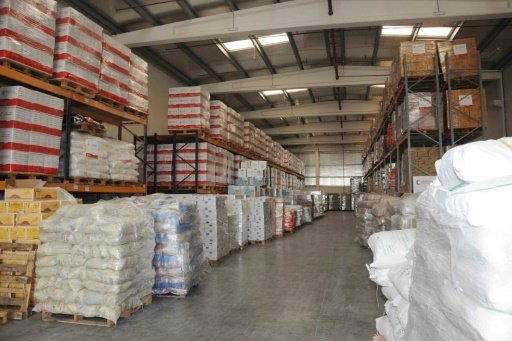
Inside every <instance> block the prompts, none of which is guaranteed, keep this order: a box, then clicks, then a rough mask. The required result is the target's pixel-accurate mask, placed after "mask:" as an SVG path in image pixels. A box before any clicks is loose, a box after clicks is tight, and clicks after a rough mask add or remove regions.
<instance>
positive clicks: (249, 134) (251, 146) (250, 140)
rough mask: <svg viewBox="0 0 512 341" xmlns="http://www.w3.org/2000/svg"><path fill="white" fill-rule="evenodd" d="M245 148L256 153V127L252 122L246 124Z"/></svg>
mask: <svg viewBox="0 0 512 341" xmlns="http://www.w3.org/2000/svg"><path fill="white" fill-rule="evenodd" d="M244 148H245V149H248V150H252V151H255V149H256V127H255V126H254V124H252V123H251V122H244Z"/></svg>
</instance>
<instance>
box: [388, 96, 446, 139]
mask: <svg viewBox="0 0 512 341" xmlns="http://www.w3.org/2000/svg"><path fill="white" fill-rule="evenodd" d="M436 98H437V96H436V94H435V93H432V92H416V93H409V94H408V95H407V107H405V103H403V104H401V105H400V106H399V107H398V108H397V119H396V129H397V131H398V132H399V133H400V134H402V133H404V132H405V131H406V130H407V129H409V128H411V129H415V130H421V131H425V130H437V129H438V121H437V110H438V109H437V108H438V106H437V102H436Z"/></svg>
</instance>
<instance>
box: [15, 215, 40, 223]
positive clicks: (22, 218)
mask: <svg viewBox="0 0 512 341" xmlns="http://www.w3.org/2000/svg"><path fill="white" fill-rule="evenodd" d="M42 221H43V216H42V215H41V213H22V214H17V215H16V226H23V225H28V226H30V225H31V226H37V225H39V224H40V223H41V222H42Z"/></svg>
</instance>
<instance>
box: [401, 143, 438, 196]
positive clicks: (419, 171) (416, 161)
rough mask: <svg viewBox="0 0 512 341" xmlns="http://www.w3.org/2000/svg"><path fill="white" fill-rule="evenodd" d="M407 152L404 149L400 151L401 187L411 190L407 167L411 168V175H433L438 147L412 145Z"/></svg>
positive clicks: (434, 173)
mask: <svg viewBox="0 0 512 341" xmlns="http://www.w3.org/2000/svg"><path fill="white" fill-rule="evenodd" d="M410 154H411V156H410V157H409V152H408V151H407V150H405V151H404V152H403V153H402V164H401V166H402V172H401V174H402V179H401V184H400V185H401V186H402V187H403V189H407V190H409V191H412V190H413V189H414V188H409V182H410V178H409V167H411V168H412V176H413V177H414V176H435V175H436V169H435V163H436V160H437V159H438V158H439V148H437V147H414V148H411V150H410Z"/></svg>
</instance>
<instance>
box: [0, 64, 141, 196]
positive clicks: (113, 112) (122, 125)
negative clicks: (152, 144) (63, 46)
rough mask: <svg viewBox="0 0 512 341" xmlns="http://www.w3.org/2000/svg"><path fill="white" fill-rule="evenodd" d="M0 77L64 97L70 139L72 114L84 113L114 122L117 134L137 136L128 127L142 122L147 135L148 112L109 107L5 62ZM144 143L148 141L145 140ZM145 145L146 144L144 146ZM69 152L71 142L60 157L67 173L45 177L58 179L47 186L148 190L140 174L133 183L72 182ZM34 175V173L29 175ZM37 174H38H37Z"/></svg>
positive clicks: (65, 132)
mask: <svg viewBox="0 0 512 341" xmlns="http://www.w3.org/2000/svg"><path fill="white" fill-rule="evenodd" d="M0 79H1V83H2V84H5V85H23V86H26V87H28V88H32V89H34V90H37V91H42V92H45V93H47V94H50V95H53V96H57V97H60V98H63V99H64V106H65V107H64V119H63V131H62V136H63V138H65V139H66V141H69V139H70V134H71V123H72V122H71V119H72V113H81V114H84V115H86V116H90V117H92V118H94V119H95V120H98V121H101V122H105V123H108V124H112V125H115V126H117V127H118V137H119V138H122V133H123V130H125V131H128V132H130V133H131V134H133V135H135V134H134V133H133V132H132V131H131V130H130V129H129V128H127V127H128V126H129V125H142V126H143V127H144V136H143V137H141V139H142V140H145V138H146V135H147V115H144V114H141V113H137V112H127V111H124V110H121V109H120V108H115V107H113V106H109V105H107V104H104V103H102V102H100V101H97V100H94V99H91V98H88V97H86V96H83V95H81V94H79V93H76V92H73V91H71V90H68V89H65V88H62V87H60V86H58V85H54V84H52V83H49V82H48V81H47V80H45V79H40V78H36V77H34V76H32V75H30V74H27V73H23V72H20V71H18V70H15V69H12V68H10V67H7V66H5V65H0ZM143 144H144V145H145V143H143ZM144 148H145V147H144ZM69 153H70V144H69V143H67V144H66V148H65V151H64V153H63V154H62V155H61V156H60V158H62V159H63V160H64V176H63V177H62V178H60V177H59V176H57V175H56V176H53V177H50V176H46V177H47V178H53V179H55V180H59V181H55V180H54V181H49V182H47V184H46V186H52V187H61V188H64V189H65V190H67V191H68V192H74V193H112V194H144V193H146V185H145V178H144V175H145V173H143V176H142V177H141V179H140V180H141V183H140V184H131V185H115V184H101V183H97V182H91V183H85V184H82V183H80V184H76V183H73V182H70V181H69ZM145 155H146V153H144V158H142V159H141V161H142V163H143V165H145V164H146V160H145ZM30 176H32V175H30ZM35 176H36V177H37V175H35ZM4 188H5V181H3V180H2V181H0V190H3V189H4Z"/></svg>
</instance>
